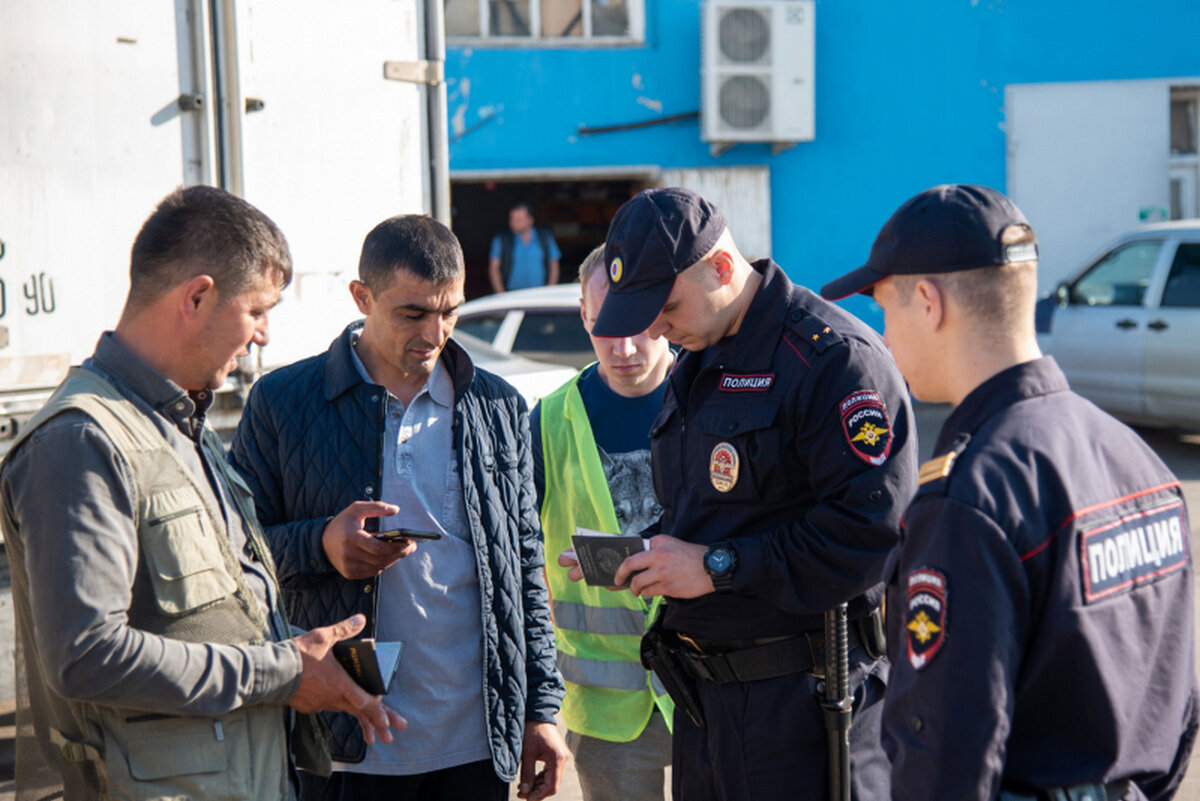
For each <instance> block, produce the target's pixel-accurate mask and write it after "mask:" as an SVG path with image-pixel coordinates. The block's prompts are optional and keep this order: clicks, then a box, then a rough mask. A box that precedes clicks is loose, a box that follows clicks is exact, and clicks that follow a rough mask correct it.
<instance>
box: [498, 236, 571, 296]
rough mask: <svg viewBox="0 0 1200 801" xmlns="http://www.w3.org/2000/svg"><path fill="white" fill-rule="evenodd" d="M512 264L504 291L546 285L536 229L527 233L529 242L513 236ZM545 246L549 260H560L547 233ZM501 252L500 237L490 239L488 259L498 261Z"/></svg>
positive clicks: (556, 246) (558, 252)
mask: <svg viewBox="0 0 1200 801" xmlns="http://www.w3.org/2000/svg"><path fill="white" fill-rule="evenodd" d="M512 237H513V263H512V272H510V273H509V276H508V283H507V284H505V286H504V288H505V289H528V288H529V287H534V286H544V285H545V283H546V267H545V263H544V261H543V259H542V242H541V238H540V237H539V236H538V235H537V229H534V230H532V231H530V232H529V241H528V242H526V241H525V240H524V239H523V238H522V237H520V236H518V235H517V234H513V235H512ZM546 244H548V245H549V246H550V260H551V261H555V260H556V259H561V258H562V253H561V252H560V251H559V249H558V243H557V242H555V241H554V237H553V236H551V235H550V234H548V233H547V235H546ZM502 250H503V248H502V247H501V244H500V235H496V236H495V237H493V238H492V249H491V252H490V253H489V254H488V258H491V259H499V258H500V253H501V251H502Z"/></svg>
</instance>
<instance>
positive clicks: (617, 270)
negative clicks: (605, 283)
mask: <svg viewBox="0 0 1200 801" xmlns="http://www.w3.org/2000/svg"><path fill="white" fill-rule="evenodd" d="M624 272H625V263H624V262H622V261H621V257H620V256H617V257H616V258H615V259H613V260H612V264H610V265H608V277H609V278H611V279H612V282H613V283H614V284H616V283H618V282H620V280H621V275H622V274H623V273H624Z"/></svg>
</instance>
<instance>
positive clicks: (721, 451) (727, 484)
mask: <svg viewBox="0 0 1200 801" xmlns="http://www.w3.org/2000/svg"><path fill="white" fill-rule="evenodd" d="M708 479H709V481H711V482H712V485H713V486H714V487H716V490H717V492H729V491H730V490H731V489H733V487H734V485H735V484H737V480H738V452H737V449H736V448H734V447H733V446H732V445H730V444H729V443H728V442H722V443H720V444H719V445H717V447H715V448H713V449H712V456H710V457H709V458H708Z"/></svg>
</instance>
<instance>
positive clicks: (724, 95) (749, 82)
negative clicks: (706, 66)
mask: <svg viewBox="0 0 1200 801" xmlns="http://www.w3.org/2000/svg"><path fill="white" fill-rule="evenodd" d="M720 102H721V119H722V120H724V121H725V124H726V125H728V126H730V127H731V128H756V127H758V126H759V125H762V123H763V120H765V119H766V118H767V112H768V111H769V110H770V108H771V89H770V87H769V86H768V85H767V81H766V80H765V79H763V78H758V77H755V76H752V75H735V76H733V77H730V78H728V79H726V80H725V81H724V83H722V84H721V95H720Z"/></svg>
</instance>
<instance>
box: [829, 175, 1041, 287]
mask: <svg viewBox="0 0 1200 801" xmlns="http://www.w3.org/2000/svg"><path fill="white" fill-rule="evenodd" d="M1013 225H1023V226H1025V227H1028V226H1029V222H1028V221H1027V220H1026V219H1025V215H1024V214H1022V213H1021V210H1020V209H1018V208H1017V207H1016V206H1015V205H1013V202H1012V201H1011V200H1009V199H1008V198H1006V197H1005V196H1004V195H1002V194H1000V193H999V192H997V191H996V190H995V189H989V188H988V187H986V186H972V185H969V184H944V185H942V186H935V187H933V188H932V189H927V190H925V191H924V192H922V193H921V194H919V195H917V196H916V197H914V198H911V199H909V200H908V201H906V202H905V203H904V205H902V206H901V207H900V208H899V209H897V210H896V213H895V214H893V215H892V216H891V218H890V219H889V220H888V221H887V222H886V223H884V225H883V228H882V229H880V231H879V236H877V237H876V238H875V244H874V245H872V246H871V256H870V258H869V259H867V263H866V264H864V265H863V266H862V267H859V268H858V269H857V270H854V271H853V272H850V273H847V274H846V275H843V276H842V277H841V278H837V279H835V280H833V281H830V282H829V283H828V284H826V285H825V286H823V287H821V296H822V297H824V298H826V299H827V300H839V299H841V298H844V297H847V296H849V295H853V294H855V293H856V292H865V291H866V290H868V289H870V288H871V287H872V286H874V285H875V284H877V283H879V282H880V281H882V280H883V279H884V278H887V277H888V276H889V275H928V274H933V273H950V272H958V271H959V270H973V269H976V268H979V267H997V266H1000V265H1002V264H1011V263H1013V262H1018V261H1034V260H1036V259H1037V245H1036V244H1034V243H1023V244H1015V245H1005V244H1004V243H1003V242H1002V241H1001V238H1002V235H1003V233H1004V231H1005V229H1007V228H1008V227H1010V226H1013Z"/></svg>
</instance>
